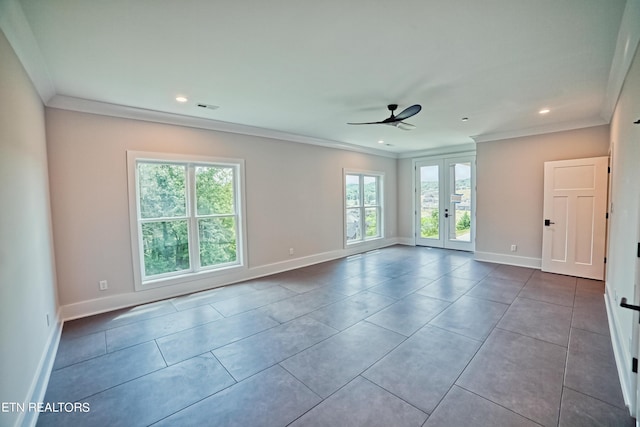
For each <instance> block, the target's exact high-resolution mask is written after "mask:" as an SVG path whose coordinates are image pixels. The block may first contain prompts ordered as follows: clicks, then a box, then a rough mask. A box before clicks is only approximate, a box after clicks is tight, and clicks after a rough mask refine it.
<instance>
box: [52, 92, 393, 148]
mask: <svg viewBox="0 0 640 427" xmlns="http://www.w3.org/2000/svg"><path fill="white" fill-rule="evenodd" d="M46 105H47V107H51V108H59V109H61V110H70V111H79V112H83V113H91V114H99V115H102V116H110V117H121V118H125V119H133V120H141V121H147V122H154V123H164V124H170V125H176V126H186V127H192V128H197V129H206V130H214V131H220V132H228V133H235V134H240V135H251V136H258V137H263V138H271V139H276V140H280V141H290V142H299V143H302V144H310V145H318V146H321V147H326V148H335V149H338V150H347V151H355V152H358V153H365V154H372V155H374V156H381V157H389V158H392V159H396V158H398V155H397V154H396V153H392V152H389V151H384V150H379V149H375V148H369V147H363V146H360V145H355V144H349V143H345V142H338V141H332V140H328V139H321V138H314V137H310V136H304V135H296V134H292V133H288V132H281V131H277V130H272V129H265V128H260V127H257V126H249V125H241V124H237V123H231V122H222V121H219V120H212V119H207V118H202V117H193V116H184V115H181V114H175V113H167V112H163V111H156V110H147V109H143V108H136V107H128V106H126V105H119V104H109V103H106V102H99V101H93V100H89V99H82V98H74V97H71V96H63V95H55V96H53V97H52V98H51V99H50V100H49V102H47V103H46Z"/></svg>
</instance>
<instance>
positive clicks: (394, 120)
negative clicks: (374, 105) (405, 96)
mask: <svg viewBox="0 0 640 427" xmlns="http://www.w3.org/2000/svg"><path fill="white" fill-rule="evenodd" d="M387 108H388V109H389V111H391V117H387V118H386V119H384V120H382V121H380V122H365V123H347V124H348V125H389V126H394V127H397V128H398V129H403V130H411V129H415V128H416V127H415V126H414V125H412V124H411V123H405V122H404V121H403V120H405V119H408V118H409V117H413V116H415V115H416V114H418V113H419V112H420V110H422V107H421V106H420V105H419V104H415V105H412V106H411V107H408V108H405V109H404V110H402V111H401V112H400V113H398V115H397V116H395V115H394V114H393V112H394V111H395V110H397V109H398V104H389V105H387Z"/></svg>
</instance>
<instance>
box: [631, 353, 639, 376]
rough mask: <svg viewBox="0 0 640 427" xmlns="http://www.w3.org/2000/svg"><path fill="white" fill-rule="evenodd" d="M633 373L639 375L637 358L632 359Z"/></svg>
mask: <svg viewBox="0 0 640 427" xmlns="http://www.w3.org/2000/svg"><path fill="white" fill-rule="evenodd" d="M631 372H633V373H634V374H637V373H638V359H636V358H635V357H634V358H633V359H631Z"/></svg>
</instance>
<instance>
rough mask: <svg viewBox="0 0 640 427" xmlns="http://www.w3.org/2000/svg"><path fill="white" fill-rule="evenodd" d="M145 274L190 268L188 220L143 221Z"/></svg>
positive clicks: (151, 274)
mask: <svg viewBox="0 0 640 427" xmlns="http://www.w3.org/2000/svg"><path fill="white" fill-rule="evenodd" d="M141 225H142V227H141V228H142V247H143V251H144V275H145V276H147V277H148V276H154V275H156V274H163V273H170V272H174V271H182V270H188V269H189V235H188V232H187V220H175V221H157V222H145V223H142V224H141Z"/></svg>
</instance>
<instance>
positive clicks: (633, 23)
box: [600, 0, 640, 123]
mask: <svg viewBox="0 0 640 427" xmlns="http://www.w3.org/2000/svg"><path fill="white" fill-rule="evenodd" d="M638 22H640V0H627V4H626V6H625V8H624V12H623V14H622V21H621V22H620V29H619V30H618V40H617V42H616V49H615V53H614V54H613V60H612V61H611V70H610V71H609V81H608V82H607V92H606V96H605V100H604V103H603V106H602V111H601V112H600V115H601V116H602V118H603V119H604V120H605V121H606V122H607V123H609V122H610V121H611V118H612V117H613V112H614V111H615V108H616V104H617V103H618V98H619V97H620V92H622V86H623V85H624V81H625V79H626V77H627V74H628V73H629V69H630V68H631V63H632V62H633V58H634V56H635V52H636V50H637V49H638V44H639V43H640V26H639V25H638Z"/></svg>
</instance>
